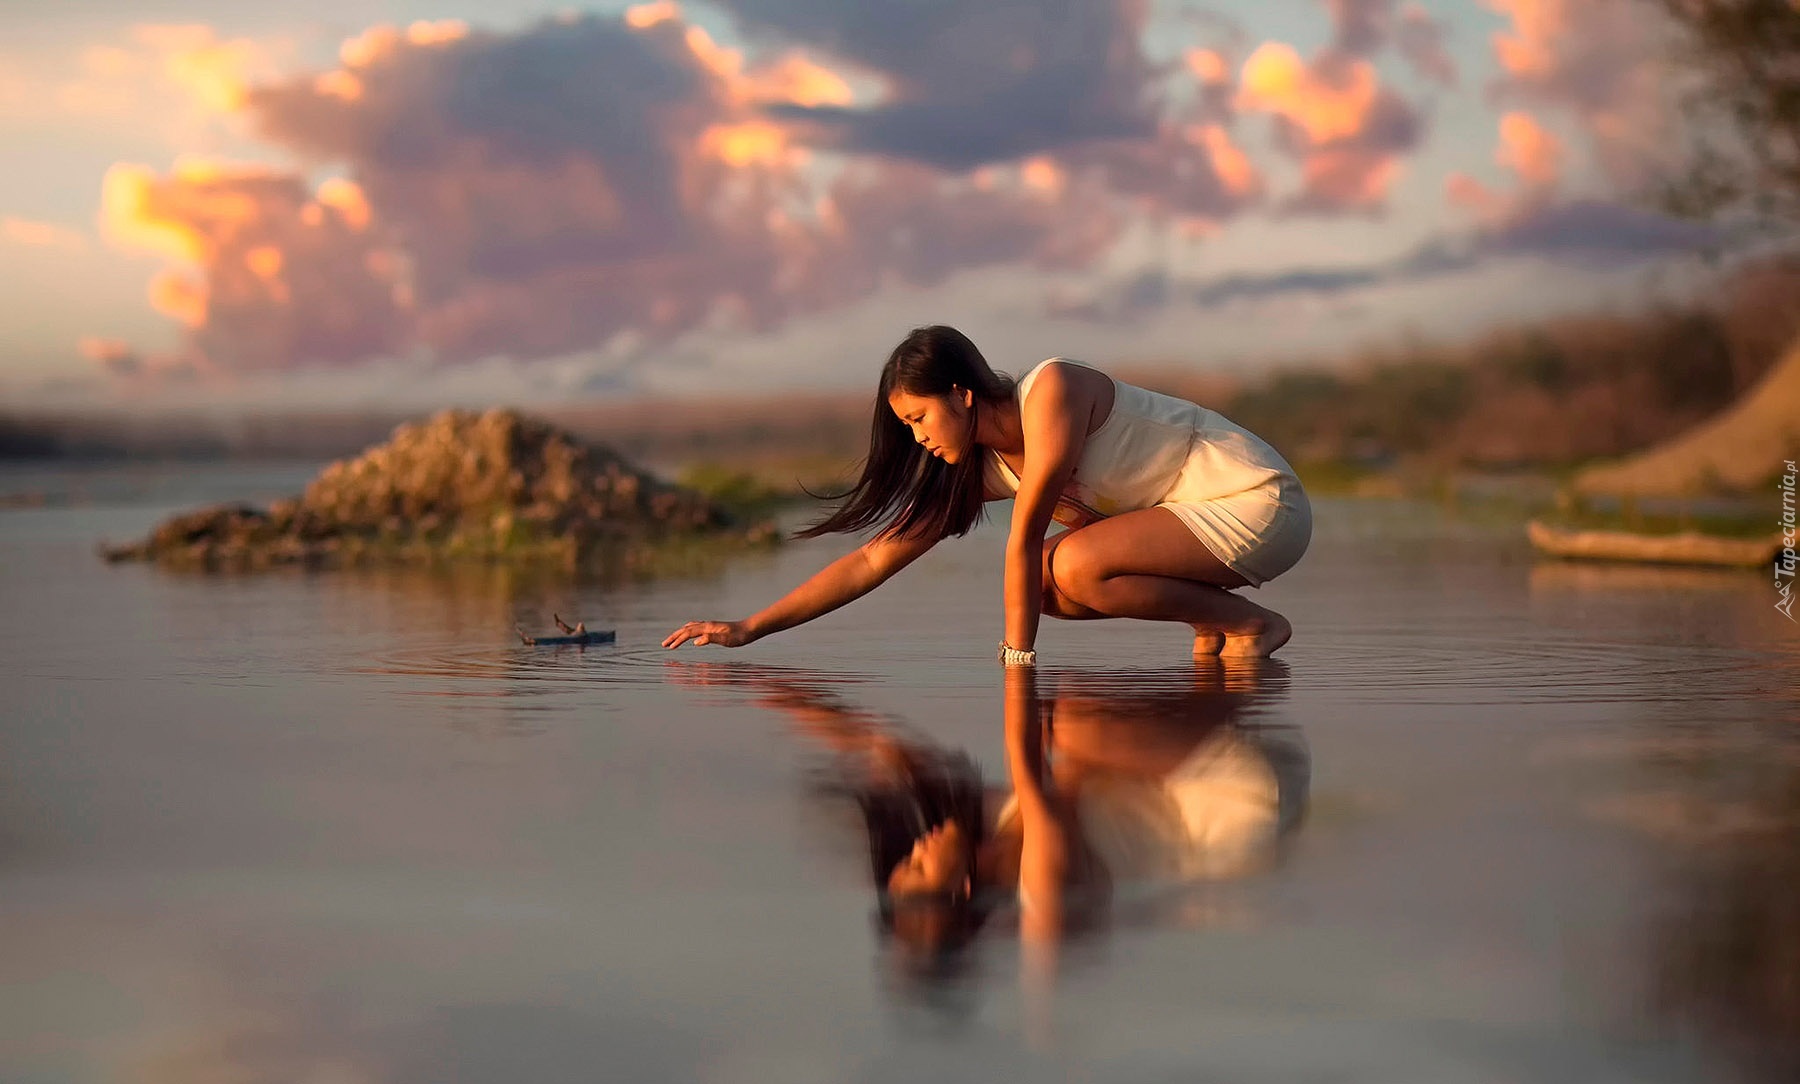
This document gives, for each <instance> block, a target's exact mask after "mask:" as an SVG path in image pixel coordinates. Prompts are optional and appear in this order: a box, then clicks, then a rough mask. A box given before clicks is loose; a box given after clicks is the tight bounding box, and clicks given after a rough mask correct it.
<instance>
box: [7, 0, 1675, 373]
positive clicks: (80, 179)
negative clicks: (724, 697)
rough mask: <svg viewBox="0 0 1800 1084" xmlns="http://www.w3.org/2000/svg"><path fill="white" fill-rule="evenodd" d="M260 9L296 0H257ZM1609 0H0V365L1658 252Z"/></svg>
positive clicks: (1217, 359)
mask: <svg viewBox="0 0 1800 1084" xmlns="http://www.w3.org/2000/svg"><path fill="white" fill-rule="evenodd" d="M302 12H303V13H304V14H300V13H302ZM1648 13H1649V5H1647V4H1645V3H1643V2H1641V0H1422V2H1406V0H1401V2H1393V0H1257V2H1254V3H1252V2H1241V0H1215V2H1212V3H1206V4H1193V3H1172V2H1166V0H1113V2H1110V3H1109V2H1107V0H1044V2H1025V0H984V2H981V3H952V2H946V0H719V2H716V3H708V4H697V3H695V4H689V3H680V4H677V3H673V2H669V0H658V2H655V3H648V4H639V5H629V6H627V5H615V4H593V5H587V6H580V7H556V6H546V5H543V4H537V3H528V2H523V0H484V2H482V3H479V4H477V3H467V2H453V0H419V2H411V0H408V2H387V3H381V2H370V0H359V2H356V3H350V2H347V0H313V2H311V3H309V4H306V5H291V4H282V5H258V4H255V3H250V2H246V0H232V2H226V0H132V2H131V3H126V2H124V0H67V2H64V3H60V4H57V5H54V6H49V5H44V6H38V5H30V6H25V5H6V6H5V7H4V8H0V42H4V45H0V125H3V126H4V129H5V136H4V138H5V145H6V147H7V151H8V153H7V155H6V159H7V163H8V167H7V168H6V169H5V170H4V171H3V172H0V286H3V288H4V291H5V297H6V304H5V307H4V309H3V310H0V312H3V313H4V316H3V317H0V319H3V320H4V325H3V327H0V331H3V332H4V334H3V337H0V399H3V400H5V401H6V402H10V403H13V404H15V405H33V404H43V405H57V404H67V405H88V406H112V407H121V406H123V407H131V408H135V407H138V406H149V405H157V404H162V405H183V404H226V405H228V404H245V405H255V406H269V405H294V406H314V405H364V404H377V405H406V406H413V405H421V406H423V405H436V404H439V403H443V402H451V401H458V402H490V401H510V402H548V401H559V400H570V399H578V398H587V397H594V396H604V395H618V394H630V393H634V392H654V393H695V394H708V395H712V394H731V393H740V392H759V393H760V392H768V391H776V390H779V389H781V388H788V387H805V388H852V387H855V388H861V387H866V386H868V385H869V384H870V383H871V382H872V380H873V377H874V373H875V371H876V370H877V368H878V367H879V364H880V362H881V360H882V358H883V357H884V356H885V354H886V351H887V349H888V348H889V347H891V345H892V344H893V342H895V341H897V340H898V339H899V338H900V337H901V336H902V335H904V333H905V332H906V330H907V329H908V328H910V327H911V326H913V325H915V324H919V323H927V322H944V323H954V324H957V325H958V326H960V327H962V328H963V329H964V330H965V331H968V332H969V333H970V334H971V335H972V336H973V337H974V338H975V340H976V342H977V343H979V344H980V345H981V346H982V347H983V349H984V351H985V352H986V353H987V354H988V355H989V358H990V360H991V361H993V362H994V364H995V365H996V366H997V367H999V368H1002V369H1009V370H1012V371H1015V372H1018V371H1023V370H1024V369H1025V368H1026V367H1028V366H1029V365H1030V364H1032V363H1033V362H1035V361H1036V360H1038V359H1040V358H1042V357H1046V356H1049V355H1052V354H1064V355H1069V356H1074V357H1080V358H1086V359H1089V360H1093V361H1096V362H1099V363H1102V364H1124V363H1134V362H1161V363H1169V362H1176V363H1181V364H1184V365H1190V366H1193V367H1195V368H1196V369H1219V370H1229V369H1239V368H1243V369H1254V368H1255V367H1256V366H1258V365H1260V364H1266V363H1268V362H1270V361H1272V360H1276V359H1283V360H1287V359H1293V358H1297V357H1304V356H1315V355H1316V356H1330V355H1332V354H1335V353H1342V352H1345V351H1347V350H1349V349H1352V348H1354V347H1356V346H1358V345H1361V344H1364V343H1388V342H1395V341H1399V340H1400V339H1402V338H1403V337H1405V336H1420V337H1424V338H1427V339H1432V340H1453V339H1456V338H1460V337H1463V336H1466V335H1469V334H1473V333H1475V332H1477V331H1479V330H1480V329H1482V328H1484V327H1487V326H1491V325H1492V324H1494V323H1496V322H1511V321H1517V320H1521V319H1527V318H1531V317H1534V316H1538V315H1542V314H1545V313H1551V312H1556V311H1565V310H1569V309H1580V308H1587V307H1594V306H1599V305H1603V304H1612V303H1617V302H1618V301H1620V300H1621V299H1628V298H1632V297H1637V296H1642V295H1644V293H1645V292H1646V291H1647V290H1655V289H1666V288H1672V287H1670V286H1669V283H1671V282H1679V281H1680V280H1681V276H1682V275H1684V274H1686V273H1687V272H1686V271H1685V268H1687V267H1689V266H1690V265H1691V264H1692V260H1691V257H1686V256H1684V254H1685V253H1689V252H1691V251H1692V250H1693V249H1695V248H1696V247H1697V246H1698V245H1700V244H1703V243H1704V242H1705V241H1706V240H1707V238H1708V231H1706V230H1705V229H1703V228H1701V227H1699V226H1695V225H1692V224H1688V223H1681V222H1674V221H1670V220H1667V219H1663V218H1660V217H1658V216H1656V215H1653V214H1651V213H1649V212H1648V211H1646V210H1644V209H1643V205H1642V204H1641V202H1633V201H1632V200H1630V199H1628V198H1627V195H1626V194H1627V193H1630V192H1632V191H1634V190H1636V189H1639V188H1641V186H1642V185H1643V183H1644V181H1645V180H1646V178H1648V177H1650V176H1652V175H1653V174H1654V173H1655V171H1656V170H1657V169H1658V168H1659V166H1660V163H1659V160H1658V157H1657V156H1658V154H1659V153H1666V148H1667V147H1668V146H1669V144H1670V131H1669V126H1668V119H1667V117H1666V116H1665V112H1664V110H1663V108H1662V106H1661V104H1660V103H1661V101H1662V94H1663V91H1664V89H1665V88H1666V87H1667V86H1668V85H1670V79H1671V73H1670V71H1669V70H1668V63H1667V60H1666V59H1665V57H1666V50H1665V48H1664V47H1663V45H1662V44H1661V43H1660V42H1659V40H1658V37H1657V33H1656V28H1655V26H1654V24H1652V23H1651V22H1650V21H1649V20H1648Z"/></svg>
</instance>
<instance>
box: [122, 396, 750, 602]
mask: <svg viewBox="0 0 1800 1084" xmlns="http://www.w3.org/2000/svg"><path fill="white" fill-rule="evenodd" d="M700 536H718V537H736V538H741V539H744V540H748V541H762V540H768V539H772V538H774V537H775V534H774V531H773V529H772V528H771V527H770V526H769V525H768V524H741V523H735V522H733V521H732V519H731V517H730V516H729V515H728V514H727V513H726V512H725V511H724V510H722V509H721V508H719V507H718V506H717V505H715V504H714V503H713V502H711V501H709V500H708V499H707V498H705V497H704V496H702V495H700V494H699V493H696V492H694V491H692V490H688V489H683V488H681V487H679V486H672V485H669V484H666V483H664V482H660V481H658V480H656V479H655V478H652V477H651V476H650V475H648V474H644V473H642V472H640V471H638V470H635V469H634V468H633V467H632V466H631V465H630V464H629V463H627V462H626V461H625V460H624V459H623V458H621V457H620V456H618V455H617V454H615V453H613V452H612V451H610V450H608V449H606V448H604V447H600V446H597V445H591V444H587V443H584V442H582V441H581V440H579V439H577V438H575V437H573V436H571V435H569V434H568V433H565V432H563V431H561V430H559V429H556V428H555V427H553V426H551V425H550V424H548V423H547V422H544V421H540V420H537V419H534V418H527V417H524V416H522V415H520V414H518V413H516V412H513V411H510V410H490V411H488V412H487V413H485V414H476V413H473V412H469V411H458V410H452V411H446V412H444V413H442V414H439V415H438V416H437V417H435V418H432V419H431V420H430V421H428V422H425V423H423V424H407V425H402V426H400V427H399V428H398V429H396V430H394V435H393V438H392V439H391V440H389V441H388V443H386V444H382V445H379V446H377V447H374V448H371V449H369V450H368V451H366V452H364V453H363V454H362V455H360V456H358V457H356V458H355V459H350V460H344V461H340V462H337V463H333V464H332V465H331V466H329V467H327V468H325V470H324V471H323V472H321V473H320V475H319V476H318V477H317V478H315V479H314V480H313V482H312V484H311V485H309V486H307V487H306V492H305V493H303V494H301V495H300V496H299V497H297V498H295V499H292V500H284V501H277V502H275V503H274V504H273V505H271V506H270V507H269V508H267V509H259V508H252V507H250V506H248V505H221V506H217V507H213V508H205V509H201V510H199V511H196V512H189V513H185V514H183V515H179V516H176V517H174V518H173V519H170V520H168V521H167V522H165V523H163V524H162V525H161V526H159V527H157V528H156V530H155V531H153V532H151V534H150V536H149V537H147V538H145V539H143V540H142V541H139V542H136V543H133V544H131V545H127V546H119V547H110V548H104V549H103V550H102V553H103V555H104V556H105V557H106V559H107V560H109V561H123V560H155V561H163V562H168V563H174V564H185V565H196V566H203V567H267V566H273V565H287V564H304V565H337V564H355V563H364V562H375V561H434V560H441V559H451V558H481V559H488V560H551V561H555V562H557V563H561V564H565V565H569V566H576V565H580V564H582V563H584V562H586V561H588V560H589V559H591V558H595V557H598V556H609V557H620V558H623V559H625V560H626V561H627V563H634V562H635V558H636V557H637V556H638V555H641V554H642V552H643V551H644V549H645V548H646V547H654V546H655V545H657V544H659V543H664V542H669V541H673V540H677V539H691V538H694V537H700Z"/></svg>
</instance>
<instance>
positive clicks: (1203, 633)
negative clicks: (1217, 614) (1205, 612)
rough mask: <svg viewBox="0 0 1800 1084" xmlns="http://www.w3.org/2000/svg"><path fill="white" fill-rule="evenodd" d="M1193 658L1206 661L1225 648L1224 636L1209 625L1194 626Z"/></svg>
mask: <svg viewBox="0 0 1800 1084" xmlns="http://www.w3.org/2000/svg"><path fill="white" fill-rule="evenodd" d="M1193 630H1194V658H1196V659H1208V658H1212V657H1214V656H1216V655H1217V654H1218V653H1219V652H1220V650H1221V649H1223V648H1224V647H1225V634H1224V633H1222V632H1220V631H1219V630H1218V629H1216V628H1213V627H1212V626H1211V625H1194V626H1193Z"/></svg>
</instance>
